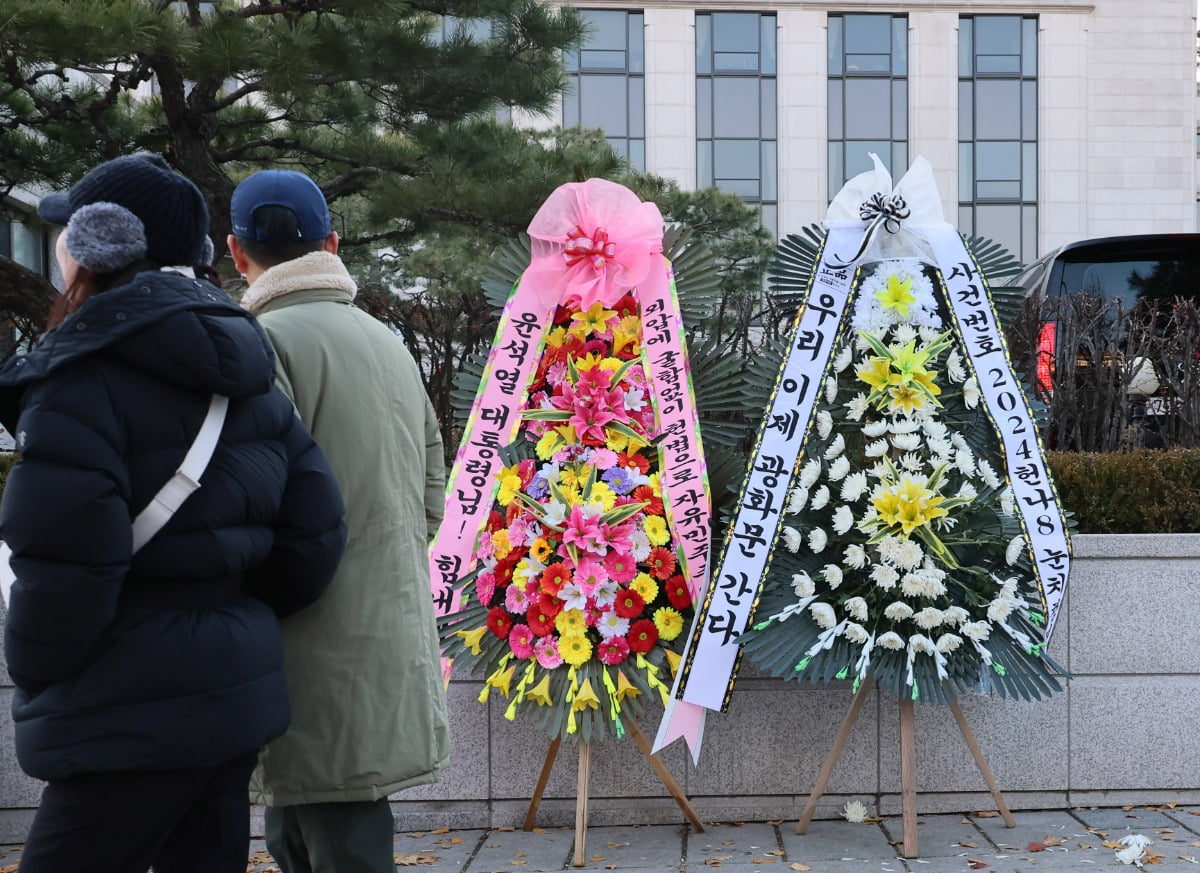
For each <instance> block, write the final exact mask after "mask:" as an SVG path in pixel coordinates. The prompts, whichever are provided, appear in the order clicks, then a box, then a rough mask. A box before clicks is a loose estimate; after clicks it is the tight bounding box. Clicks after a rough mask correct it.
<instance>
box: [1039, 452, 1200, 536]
mask: <svg viewBox="0 0 1200 873" xmlns="http://www.w3.org/2000/svg"><path fill="white" fill-rule="evenodd" d="M1049 462H1050V467H1051V469H1052V470H1053V471H1054V481H1055V484H1056V485H1057V486H1058V494H1059V497H1061V498H1062V502H1063V506H1065V507H1066V508H1067V510H1068V511H1070V512H1073V513H1075V521H1076V522H1077V524H1078V528H1077V532H1078V533H1195V532H1198V531H1200V448H1190V449H1169V450H1163V449H1149V450H1141V451H1135V452H1050V454H1049Z"/></svg>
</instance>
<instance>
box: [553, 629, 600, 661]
mask: <svg viewBox="0 0 1200 873" xmlns="http://www.w3.org/2000/svg"><path fill="white" fill-rule="evenodd" d="M558 653H559V654H560V655H562V659H563V660H564V661H566V662H567V663H568V664H570V665H571V666H572V667H581V666H583V665H584V664H586V663H587V662H588V661H590V660H591V657H592V641H591V640H589V639H588V638H587V637H585V636H584V635H583V634H570V635H569V636H565V637H559V639H558Z"/></svg>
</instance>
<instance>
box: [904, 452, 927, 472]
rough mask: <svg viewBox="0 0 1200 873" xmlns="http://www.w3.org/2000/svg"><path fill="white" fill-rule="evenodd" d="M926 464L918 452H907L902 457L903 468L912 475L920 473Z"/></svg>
mask: <svg viewBox="0 0 1200 873" xmlns="http://www.w3.org/2000/svg"><path fill="white" fill-rule="evenodd" d="M924 463H925V462H924V460H923V459H922V458H921V456H920V455H918V454H917V453H916V452H905V453H904V454H903V455H901V456H900V466H901V468H903V469H905V470H908V471H909V472H910V473H916V472H918V471H920V469H921V467H922V466H924Z"/></svg>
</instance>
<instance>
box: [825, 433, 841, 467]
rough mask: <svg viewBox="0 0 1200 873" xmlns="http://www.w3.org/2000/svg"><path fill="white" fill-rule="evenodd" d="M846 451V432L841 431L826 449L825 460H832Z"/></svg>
mask: <svg viewBox="0 0 1200 873" xmlns="http://www.w3.org/2000/svg"><path fill="white" fill-rule="evenodd" d="M844 451H846V437H845V435H844V434H840V433H839V434H838V435H837V436H835V437H834V438H833V439H832V440H831V441H830V443H829V447H828V448H827V449H825V460H827V461H829V460H832V459H834V458H836V457H837V456H838V455H840V454H841V453H842V452H844Z"/></svg>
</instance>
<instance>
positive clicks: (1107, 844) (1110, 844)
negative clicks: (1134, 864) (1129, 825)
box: [1100, 840, 1125, 852]
mask: <svg viewBox="0 0 1200 873" xmlns="http://www.w3.org/2000/svg"><path fill="white" fill-rule="evenodd" d="M1100 845H1102V846H1104V848H1106V849H1116V850H1117V851H1118V852H1119V851H1121V849H1124V848H1125V847H1124V846H1123V845H1122V844H1121V843H1120V842H1118V841H1117V840H1105V841H1104V842H1103V843H1101V844H1100Z"/></svg>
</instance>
